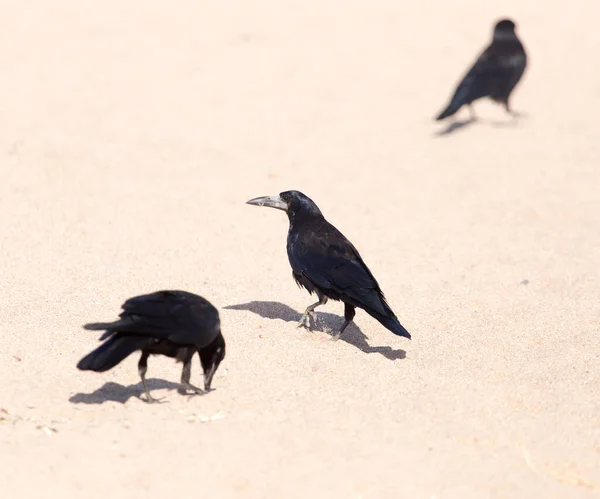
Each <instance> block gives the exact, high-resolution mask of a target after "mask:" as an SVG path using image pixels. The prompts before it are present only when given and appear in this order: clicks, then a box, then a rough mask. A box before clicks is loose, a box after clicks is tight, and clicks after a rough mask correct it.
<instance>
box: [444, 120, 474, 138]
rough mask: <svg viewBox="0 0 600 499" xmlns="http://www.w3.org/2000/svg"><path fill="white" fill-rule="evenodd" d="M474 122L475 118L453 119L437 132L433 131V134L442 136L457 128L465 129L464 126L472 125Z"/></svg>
mask: <svg viewBox="0 0 600 499" xmlns="http://www.w3.org/2000/svg"><path fill="white" fill-rule="evenodd" d="M474 123H477V120H474V119H472V118H470V119H468V120H455V121H452V122H450V124H449V125H448V126H447V127H446V128H442V129H441V130H438V131H437V132H435V133H434V135H435V136H437V137H444V136H446V135H450V134H451V133H454V132H456V131H458V130H462V129H465V128H467V127H469V126H471V125H473V124H474Z"/></svg>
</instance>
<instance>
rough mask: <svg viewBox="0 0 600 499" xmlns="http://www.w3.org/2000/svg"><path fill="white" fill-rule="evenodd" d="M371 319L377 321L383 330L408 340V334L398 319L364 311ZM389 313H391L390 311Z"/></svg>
mask: <svg viewBox="0 0 600 499" xmlns="http://www.w3.org/2000/svg"><path fill="white" fill-rule="evenodd" d="M364 310H365V312H367V313H368V314H369V315H370V316H371V317H373V318H375V319H377V320H378V321H379V322H380V323H381V324H382V325H383V326H384V327H385V328H387V329H389V330H390V331H391V332H392V333H394V334H395V335H398V336H404V337H405V338H408V339H409V340H410V333H409V332H408V331H407V330H406V329H405V328H404V326H403V325H402V324H400V321H399V320H398V318H397V317H396V316H394V315H392V316H391V317H390V316H386V315H382V314H379V313H377V312H374V311H372V310H368V309H366V308H365V309H364ZM390 312H391V311H390Z"/></svg>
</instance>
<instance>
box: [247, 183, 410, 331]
mask: <svg viewBox="0 0 600 499" xmlns="http://www.w3.org/2000/svg"><path fill="white" fill-rule="evenodd" d="M247 203H248V204H253V205H257V206H268V207H271V208H277V209H279V210H283V211H285V212H286V213H287V215H288V219H289V221H290V228H289V231H288V237H287V254H288V258H289V260H290V265H291V266H292V275H293V277H294V279H295V280H296V283H297V284H298V286H300V287H304V288H306V290H307V291H308V292H309V293H310V294H312V293H313V292H315V293H316V294H317V297H318V298H319V301H318V302H317V303H313V304H312V305H310V306H309V307H308V308H307V309H306V311H305V312H304V315H303V316H302V319H301V320H300V323H299V324H298V326H299V327H300V326H304V327H306V328H307V329H309V328H310V317H311V316H312V317H313V320H314V312H313V311H314V309H315V308H316V307H318V306H319V305H324V304H325V303H327V299H328V298H331V299H332V300H341V301H343V302H344V307H345V308H344V318H345V319H346V320H345V322H344V324H343V326H342V328H341V329H340V331H339V332H338V333H337V334H336V335H334V337H333V339H336V340H337V339H338V338H339V337H340V335H341V334H342V332H343V331H344V329H346V327H347V326H348V324H350V322H351V321H352V319H353V318H354V314H355V311H354V309H355V307H359V308H362V309H363V310H365V311H366V312H367V313H368V314H369V315H371V316H372V317H374V318H375V319H377V320H378V321H379V322H380V323H381V324H383V325H384V326H385V327H386V328H387V329H389V330H390V331H391V332H392V333H394V334H397V335H399V336H405V337H406V338H410V334H409V333H408V331H407V330H406V329H404V327H402V325H401V324H400V322H399V321H398V319H397V318H396V316H395V315H394V312H392V309H391V308H390V307H389V305H388V304H387V302H386V300H385V298H384V296H383V293H382V292H381V289H380V288H379V284H377V281H376V280H375V277H373V274H371V271H370V270H369V269H368V268H367V266H366V265H365V262H363V259H362V258H361V256H360V254H359V253H358V250H357V249H356V248H355V247H354V246H353V245H352V243H351V242H350V241H348V239H346V238H345V237H344V235H343V234H342V233H341V232H340V231H339V230H337V229H336V228H335V227H334V226H333V225H331V224H330V223H329V222H328V221H327V220H325V218H324V217H323V214H322V213H321V210H319V208H318V207H317V205H316V204H315V203H314V202H313V201H312V200H311V199H310V198H308V197H307V196H305V195H304V194H302V193H301V192H298V191H287V192H282V193H281V194H280V195H279V196H266V197H260V198H255V199H251V200H250V201H248V202H247Z"/></svg>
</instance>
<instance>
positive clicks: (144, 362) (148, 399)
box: [138, 352, 160, 403]
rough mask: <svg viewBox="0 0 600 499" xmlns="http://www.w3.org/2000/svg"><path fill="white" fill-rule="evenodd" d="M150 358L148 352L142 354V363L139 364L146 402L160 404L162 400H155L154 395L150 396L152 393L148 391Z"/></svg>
mask: <svg viewBox="0 0 600 499" xmlns="http://www.w3.org/2000/svg"><path fill="white" fill-rule="evenodd" d="M148 357H150V354H149V353H148V352H142V356H141V357H140V361H139V362H138V372H139V373H140V378H142V384H143V385H144V393H145V394H146V402H149V403H152V402H159V401H160V399H155V398H154V397H153V396H152V395H150V391H149V390H148V382H147V381H146V371H147V370H148Z"/></svg>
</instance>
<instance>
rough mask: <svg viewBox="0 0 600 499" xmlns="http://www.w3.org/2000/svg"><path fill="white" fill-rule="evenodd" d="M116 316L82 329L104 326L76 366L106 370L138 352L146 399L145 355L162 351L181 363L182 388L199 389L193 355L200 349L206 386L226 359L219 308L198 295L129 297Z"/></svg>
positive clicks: (177, 293)
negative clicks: (193, 379) (192, 379)
mask: <svg viewBox="0 0 600 499" xmlns="http://www.w3.org/2000/svg"><path fill="white" fill-rule="evenodd" d="M122 309H123V311H122V312H121V314H120V315H119V317H120V318H119V320H117V321H115V322H107V323H102V322H98V323H92V324H86V325H84V326H83V327H84V328H85V329H89V330H93V331H97V330H106V332H105V333H104V334H103V335H102V336H101V337H100V341H102V340H106V341H104V343H103V344H102V345H100V346H99V347H98V348H97V349H96V350H94V351H92V352H91V353H89V354H88V355H86V356H85V357H84V358H83V359H81V360H80V361H79V363H78V364H77V367H78V369H81V370H82V371H96V372H104V371H108V370H109V369H112V368H113V367H114V366H116V365H117V364H119V363H120V362H121V361H122V360H123V359H125V358H126V357H128V356H129V355H131V354H132V353H133V352H135V351H136V350H141V352H142V356H141V357H140V360H139V362H138V370H139V374H140V377H141V378H142V383H143V385H144V391H145V393H146V397H147V401H149V402H154V401H155V399H154V398H152V397H151V395H150V392H149V391H148V385H147V383H146V369H147V363H148V357H149V356H150V355H151V354H155V355H165V356H167V357H172V358H175V359H176V360H177V361H178V362H182V363H183V369H182V372H181V384H182V385H183V388H185V389H188V390H191V391H193V392H194V393H202V390H201V389H200V388H197V387H195V386H193V385H192V384H190V376H191V365H192V357H193V356H194V353H196V352H198V355H199V357H200V363H201V365H202V368H203V370H204V390H205V391H209V390H210V385H211V383H212V378H213V376H214V374H215V372H216V371H217V368H218V367H219V364H220V363H221V361H222V360H223V358H224V357H225V339H224V338H223V335H222V334H221V325H220V320H219V312H218V311H217V309H216V308H215V307H213V306H212V305H211V304H210V303H209V302H208V301H207V300H205V299H204V298H202V297H201V296H198V295H195V294H193V293H188V292H187V291H157V292H155V293H151V294H147V295H141V296H136V297H133V298H130V299H129V300H127V301H126V302H125V303H124V304H123V305H122Z"/></svg>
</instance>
